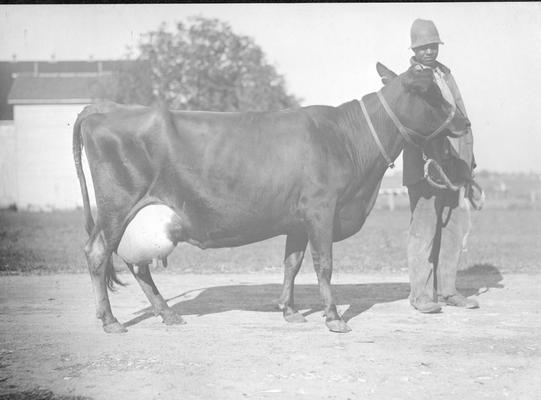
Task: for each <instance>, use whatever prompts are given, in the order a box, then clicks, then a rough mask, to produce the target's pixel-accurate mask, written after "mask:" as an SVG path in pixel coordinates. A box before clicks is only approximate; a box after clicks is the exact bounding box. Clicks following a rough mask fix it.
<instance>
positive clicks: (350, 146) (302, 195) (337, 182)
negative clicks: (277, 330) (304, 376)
mask: <svg viewBox="0 0 541 400" xmlns="http://www.w3.org/2000/svg"><path fill="white" fill-rule="evenodd" d="M378 72H379V73H380V75H381V76H382V77H383V78H384V80H385V82H387V84H386V86H385V87H383V88H382V90H381V91H380V92H379V94H376V93H371V94H368V95H366V96H364V97H363V99H362V100H361V102H359V101H357V100H353V101H350V102H348V103H345V104H342V105H341V106H338V107H329V106H309V107H302V108H298V109H288V110H283V111H277V112H244V113H236V112H235V113H218V112H190V111H169V110H166V109H165V108H163V107H154V108H148V107H142V106H121V105H117V104H114V103H105V104H97V105H91V106H88V107H86V108H85V109H84V110H83V111H82V113H81V114H80V115H79V117H78V118H77V121H76V123H75V126H74V132H73V151H74V158H75V165H76V169H77V174H78V177H79V181H80V183H81V191H82V195H83V201H84V210H85V218H86V229H87V232H88V233H89V235H90V238H89V240H88V242H87V244H86V246H85V253H86V256H87V260H88V267H89V270H90V275H91V277H92V282H93V285H94V292H95V296H96V304H97V316H98V318H100V319H101V320H102V321H103V327H104V330H105V331H106V332H122V331H125V328H124V327H123V326H122V325H121V324H120V323H119V322H118V321H117V319H116V318H115V317H114V316H113V314H112V312H111V305H110V302H109V298H108V293H107V287H108V286H111V285H112V283H113V282H118V281H117V278H116V276H115V273H114V268H113V265H112V260H111V256H112V253H113V252H117V253H118V254H119V255H120V256H121V257H122V258H124V260H125V261H126V262H127V263H128V266H129V267H130V270H131V271H132V272H133V273H134V275H135V277H136V279H137V281H138V282H139V283H140V285H141V287H142V289H143V290H144V292H145V294H146V295H147V296H148V298H149V300H150V302H151V303H152V305H153V308H154V311H155V313H156V314H160V315H161V316H162V318H163V320H164V322H165V323H168V324H170V323H182V322H183V321H182V318H181V317H180V316H179V315H176V314H175V313H174V312H173V311H172V310H171V309H170V308H169V307H168V305H167V304H166V302H165V300H164V299H163V297H162V296H161V295H160V293H159V292H158V289H157V288H156V286H155V284H154V282H153V281H152V277H151V275H150V272H149V268H148V263H149V262H150V261H151V259H153V258H161V259H165V257H167V254H169V252H170V251H172V249H173V248H174V246H175V245H176V244H177V243H179V242H188V243H191V244H193V245H195V246H198V247H200V248H218V247H235V246H241V245H245V244H249V243H253V242H257V241H261V240H265V239H268V238H271V237H273V236H277V235H287V239H286V249H285V258H284V265H285V278H284V288H283V293H282V296H281V305H282V308H283V314H284V317H285V319H286V320H288V321H300V320H303V317H302V316H301V315H300V314H299V313H298V312H297V310H296V309H295V306H294V302H293V282H294V278H295V275H296V274H297V272H298V270H299V268H300V265H301V262H302V259H303V256H304V252H305V250H306V247H307V244H308V243H310V249H311V252H312V256H313V261H314V269H315V271H316V273H317V278H318V282H319V288H320V292H321V296H322V298H323V301H324V303H325V316H326V324H327V327H328V328H329V329H330V330H331V331H334V332H347V331H349V327H348V326H347V325H346V323H345V322H344V320H343V319H342V318H341V316H340V315H339V314H338V312H337V310H336V305H335V302H334V300H333V295H332V293H331V285H330V281H331V274H332V244H333V242H335V241H339V240H343V239H345V238H347V237H349V236H351V235H353V234H354V233H356V232H358V231H359V229H360V228H361V226H362V225H363V223H364V221H365V219H366V217H367V215H368V213H369V212H370V210H371V209H372V207H373V205H374V202H375V199H376V196H377V193H378V189H379V186H380V184H381V180H382V178H383V174H384V172H385V170H386V169H387V168H388V166H389V164H390V163H391V162H392V160H394V159H395V158H396V157H397V156H398V154H399V153H400V151H401V150H402V147H403V142H404V140H412V141H417V142H418V143H420V144H422V142H424V140H423V138H426V137H429V136H434V135H432V134H434V133H436V134H437V133H439V132H441V131H444V130H445V129H447V128H448V129H450V130H452V131H454V132H455V133H456V132H462V131H464V130H465V129H466V125H467V119H466V118H465V117H464V116H463V115H461V114H460V113H458V112H455V111H456V110H455V109H453V108H452V106H451V105H449V104H448V103H447V102H446V101H445V100H444V99H443V97H442V95H441V92H440V91H439V89H438V87H437V86H436V84H435V83H434V81H433V77H432V75H431V74H432V73H431V72H430V71H422V72H416V71H413V70H408V71H406V72H405V73H403V74H401V75H400V76H398V77H397V76H396V75H395V74H394V73H392V72H391V71H389V70H388V69H386V68H385V67H383V66H382V65H381V64H378ZM361 104H362V105H363V106H364V107H365V111H366V114H364V113H363V110H362V107H361ZM365 115H366V116H365ZM367 117H368V118H367ZM402 124H403V125H402ZM370 125H372V126H373V128H372V131H373V132H372V133H371V132H370V128H369V126H370ZM377 142H380V143H379V144H378V143H377ZM83 144H84V148H85V150H86V155H87V158H88V162H89V165H90V171H91V174H92V179H93V183H94V188H95V193H96V205H97V218H96V222H95V223H94V220H93V218H92V214H91V212H90V203H89V199H88V192H87V187H86V181H85V176H84V173H83V169H82V164H81V152H82V147H83ZM147 221H150V222H147ZM149 232H150V233H149ZM144 235H146V237H145V236H144ZM134 264H135V265H137V266H138V268H135V267H134V266H133V265H134Z"/></svg>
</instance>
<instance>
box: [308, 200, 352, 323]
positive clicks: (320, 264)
mask: <svg viewBox="0 0 541 400" xmlns="http://www.w3.org/2000/svg"><path fill="white" fill-rule="evenodd" d="M333 220H334V208H332V212H331V210H329V209H327V210H322V211H319V212H318V211H316V212H315V213H314V215H313V216H312V217H311V218H310V231H309V232H310V233H309V240H310V250H311V252H312V259H313V262H314V269H315V270H316V274H317V279H318V283H319V291H320V293H321V297H322V298H323V301H324V303H325V324H326V325H327V327H328V328H329V330H330V331H332V332H339V333H346V332H349V331H351V329H350V327H349V326H348V325H347V324H346V322H345V321H344V320H343V319H342V317H340V315H339V314H338V311H337V309H336V304H335V303H334V299H333V295H332V290H331V277H332V237H333Z"/></svg>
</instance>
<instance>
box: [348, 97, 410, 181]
mask: <svg viewBox="0 0 541 400" xmlns="http://www.w3.org/2000/svg"><path fill="white" fill-rule="evenodd" d="M363 101H364V103H365V105H366V109H367V112H368V115H369V118H370V120H371V121H372V124H373V126H374V129H375V131H376V134H377V135H378V138H379V140H380V141H381V144H382V146H383V148H384V149H385V152H386V153H387V154H388V156H389V157H390V158H391V160H393V161H394V160H395V159H396V158H397V157H398V155H399V154H400V152H401V151H402V148H403V145H404V142H403V139H402V137H401V136H400V133H399V132H398V130H397V129H396V127H395V125H394V124H393V122H392V120H391V119H390V118H389V116H388V115H387V113H386V112H385V109H384V108H383V106H382V105H381V103H380V102H379V99H378V98H377V95H376V94H375V93H370V94H368V95H366V96H364V97H363ZM340 109H341V110H342V111H343V112H342V116H343V117H342V126H343V128H345V130H347V131H348V133H349V135H348V136H349V137H350V140H351V142H352V144H353V147H354V148H355V153H356V155H357V156H358V157H357V161H358V162H357V164H358V167H359V172H360V174H361V175H365V174H366V173H368V172H369V171H376V170H377V171H378V174H377V175H379V173H381V175H383V173H384V172H385V170H386V169H387V168H388V163H387V161H385V158H384V157H383V156H382V154H381V151H380V149H379V147H378V145H377V143H376V141H375V139H374V137H373V135H372V134H371V133H370V128H369V127H368V124H367V121H366V118H365V117H364V115H363V112H362V109H361V106H360V103H359V102H358V101H356V100H355V101H352V102H349V103H345V104H343V105H341V106H340Z"/></svg>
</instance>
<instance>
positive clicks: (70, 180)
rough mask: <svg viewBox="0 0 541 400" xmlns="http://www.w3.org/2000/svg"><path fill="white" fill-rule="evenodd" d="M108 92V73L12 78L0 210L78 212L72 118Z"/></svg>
mask: <svg viewBox="0 0 541 400" xmlns="http://www.w3.org/2000/svg"><path fill="white" fill-rule="evenodd" d="M112 86H113V79H112V74H111V73H102V72H100V73H78V74H74V73H35V71H34V73H21V74H14V81H13V85H12V87H11V90H10V92H9V95H8V98H7V101H8V104H10V105H12V106H13V122H6V121H3V123H2V124H1V125H0V148H1V150H0V184H1V185H2V186H1V188H0V207H2V206H4V207H5V206H8V205H12V204H14V205H16V206H17V208H18V209H22V210H26V209H30V210H53V209H67V208H74V207H78V206H82V199H81V192H80V188H79V182H78V180H77V175H76V172H75V167H74V161H73V152H72V134H73V132H72V127H73V123H74V122H75V119H76V118H77V114H78V113H79V112H80V111H81V110H82V109H83V108H84V107H85V106H86V105H88V104H90V103H92V102H94V101H96V100H99V99H102V98H104V97H106V96H105V93H107V92H108V91H110V88H111V87H112ZM86 171H88V169H86ZM87 173H88V172H87ZM89 181H91V180H90V179H89ZM90 190H91V188H90ZM93 197H94V196H93V194H92V193H91V198H92V199H93Z"/></svg>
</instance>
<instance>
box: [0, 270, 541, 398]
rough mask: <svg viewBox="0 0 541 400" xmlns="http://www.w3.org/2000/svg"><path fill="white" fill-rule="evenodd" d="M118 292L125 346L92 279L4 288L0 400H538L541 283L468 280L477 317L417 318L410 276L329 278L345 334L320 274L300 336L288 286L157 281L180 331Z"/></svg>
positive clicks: (11, 283)
mask: <svg viewBox="0 0 541 400" xmlns="http://www.w3.org/2000/svg"><path fill="white" fill-rule="evenodd" d="M121 278H122V279H123V280H124V281H126V282H127V283H129V285H128V286H127V287H121V288H119V289H118V291H117V292H116V293H115V294H112V295H111V302H112V306H113V312H114V313H115V314H116V316H117V318H118V319H119V320H120V321H121V322H123V323H124V324H125V325H126V326H127V327H128V332H127V333H125V334H117V335H107V334H105V333H103V331H102V329H101V326H100V323H99V322H98V321H97V320H96V319H95V317H94V300H93V293H92V289H91V285H90V278H89V276H88V275H86V274H71V275H45V276H3V277H0V283H1V293H0V309H1V315H0V338H1V345H0V399H4V398H16V399H18V398H21V399H22V398H28V397H31V398H34V399H37V398H56V399H74V398H91V399H128V398H129V399H242V398H250V399H304V398H306V399H416V400H417V399H425V398H426V399H432V400H435V399H539V398H541V395H540V394H539V393H541V380H540V379H539V377H540V376H541V340H540V339H541V315H540V310H541V294H540V293H541V292H540V290H539V288H540V287H541V275H525V274H509V275H503V276H502V275H501V274H500V273H499V271H498V270H497V269H495V268H494V267H487V266H479V267H476V268H473V269H472V270H470V271H469V272H467V273H466V274H465V275H463V276H461V278H460V280H459V282H460V287H461V288H462V290H463V292H464V293H466V294H468V295H472V296H474V297H475V298H477V299H478V300H479V302H480V303H481V308H480V309H478V310H463V309H457V308H452V307H445V308H444V309H443V312H442V313H440V314H435V315H423V314H420V313H418V312H416V311H414V310H413V309H412V308H411V307H410V306H409V303H408V300H407V295H408V290H409V285H408V283H407V282H408V279H407V276H406V275H404V274H401V275H389V274H388V275H366V274H362V275H361V274H345V273H339V274H335V275H334V276H333V283H334V287H335V293H336V297H337V300H338V303H339V304H340V306H339V310H340V311H341V312H343V313H344V317H345V319H346V320H347V321H348V324H349V326H350V327H351V328H352V329H353V331H352V332H351V333H348V334H333V333H331V332H329V331H328V330H327V329H326V327H325V325H324V322H323V319H322V317H321V306H320V301H319V293H318V289H317V285H316V279H315V275H314V274H313V273H301V274H300V275H299V277H298V279H297V283H298V286H297V291H296V300H297V304H298V305H299V306H300V308H301V310H302V311H303V312H304V313H305V314H306V316H307V319H308V322H307V323H304V324H287V323H286V322H285V321H284V320H283V319H282V316H281V313H280V312H278V311H276V308H275V300H276V298H277V297H278V295H279V292H280V284H281V279H282V278H281V275H280V274H274V273H272V274H265V273H254V274H242V275H240V274H221V275H191V274H189V275H179V274H168V273H158V274H155V280H156V283H157V285H158V287H159V288H160V289H161V291H162V294H163V295H164V297H165V298H166V299H169V304H170V305H172V306H173V307H174V309H175V310H177V311H178V312H180V313H182V314H183V315H184V318H185V320H186V321H187V324H186V325H182V326H165V325H164V324H162V323H161V321H160V320H159V319H158V318H155V317H153V316H152V315H151V314H150V313H149V309H148V308H147V301H146V298H145V297H144V295H143V293H142V291H141V290H140V289H139V287H138V286H137V284H136V283H135V281H134V280H133V278H131V276H128V275H121ZM47 396H49V397H47Z"/></svg>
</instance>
